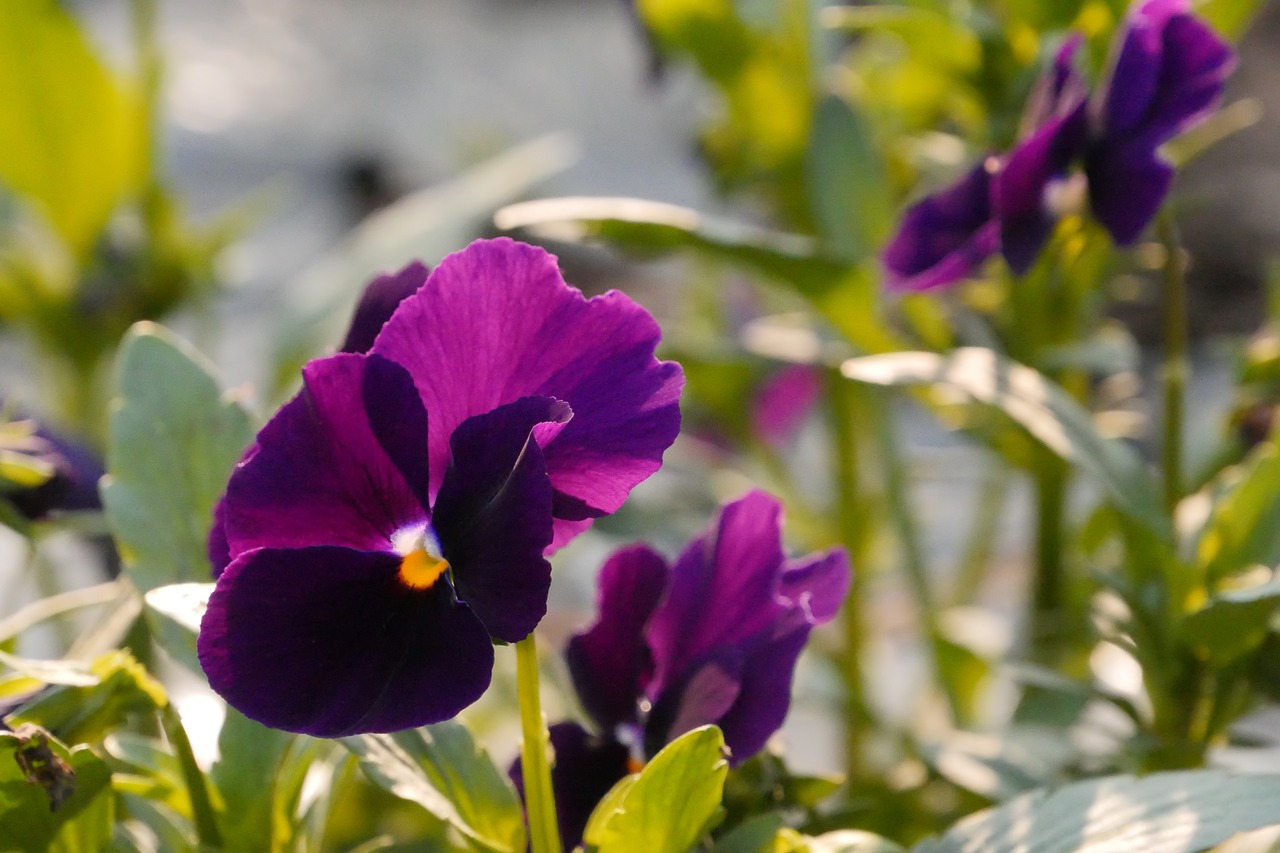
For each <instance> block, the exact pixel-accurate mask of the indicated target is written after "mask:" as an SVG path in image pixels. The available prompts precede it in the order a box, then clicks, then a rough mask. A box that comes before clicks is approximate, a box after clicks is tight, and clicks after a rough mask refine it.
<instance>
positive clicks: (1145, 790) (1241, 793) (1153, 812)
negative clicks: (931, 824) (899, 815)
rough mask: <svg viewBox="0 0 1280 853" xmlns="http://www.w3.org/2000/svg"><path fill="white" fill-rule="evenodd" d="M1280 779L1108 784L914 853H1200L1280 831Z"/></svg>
mask: <svg viewBox="0 0 1280 853" xmlns="http://www.w3.org/2000/svg"><path fill="white" fill-rule="evenodd" d="M1277 803H1280V776H1277V775H1265V776H1262V775H1259V776H1236V775H1232V774H1230V773H1225V772H1222V771H1218V770H1194V771H1183V772H1177V773H1156V774H1153V775H1151V776H1146V777H1143V778H1140V779H1139V778H1135V777H1133V776H1110V777H1107V778H1104V779H1092V780H1089V781H1087V782H1077V783H1075V784H1072V785H1066V786H1064V787H1062V788H1059V789H1057V790H1052V791H1037V792H1035V793H1031V794H1026V795H1024V796H1021V797H1018V798H1017V799H1014V800H1010V801H1009V802H1007V803H1005V804H1004V805H1002V806H1000V807H998V808H994V809H988V810H987V811H984V812H979V813H978V814H976V815H972V816H970V817H968V818H965V819H964V820H962V821H960V823H958V824H956V825H955V826H954V827H952V828H951V829H950V830H948V831H947V832H946V833H944V834H943V835H942V836H941V837H940V838H934V839H930V840H928V841H925V842H924V843H922V844H919V845H917V846H916V847H913V848H912V853H1015V851H1016V853H1022V851H1031V850H1034V851H1035V853H1123V851H1130V850H1141V851H1143V853H1194V851H1197V850H1204V849H1205V848H1207V847H1212V846H1213V845H1215V844H1219V843H1221V842H1223V841H1226V840H1227V839H1228V838H1230V837H1231V836H1233V835H1235V834H1236V833H1238V832H1247V831H1249V830H1254V829H1260V828H1262V827H1264V826H1271V825H1273V824H1276V823H1280V809H1277Z"/></svg>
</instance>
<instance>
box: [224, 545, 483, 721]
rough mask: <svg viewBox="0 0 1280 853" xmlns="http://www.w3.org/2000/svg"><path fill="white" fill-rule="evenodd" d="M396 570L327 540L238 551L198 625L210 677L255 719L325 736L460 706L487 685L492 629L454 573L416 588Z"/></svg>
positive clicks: (390, 561)
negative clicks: (459, 590) (454, 583)
mask: <svg viewBox="0 0 1280 853" xmlns="http://www.w3.org/2000/svg"><path fill="white" fill-rule="evenodd" d="M398 568H399V558H398V557H397V556H396V555H395V554H387V553H370V552H363V551H356V550H352V549H348V548H338V547H328V546H320V547H314V548H298V549H261V550H257V551H251V552H249V553H246V554H243V555H241V556H240V557H239V558H237V559H236V560H235V561H234V562H233V563H232V564H231V565H230V566H228V567H227V569H226V571H225V572H224V573H223V574H222V577H221V578H220V579H219V580H218V585H217V588H216V589H215V590H214V593H213V596H212V597H211V598H210V600H209V609H208V610H207V611H206V613H205V616H204V620H203V622H202V623H201V628H200V637H199V643H198V650H199V655H200V663H201V666H203V667H204V671H205V674H206V675H207V676H208V677H209V683H210V685H211V686H212V687H213V689H214V690H216V691H217V692H218V693H219V694H221V695H222V696H223V698H225V699H226V700H227V701H228V702H229V703H230V704H231V705H232V706H234V707H235V708H237V709H238V710H239V711H241V712H242V713H243V714H244V715H245V716H247V717H250V718H251V719H254V720H257V721H258V722H261V723H263V724H264V725H267V726H271V727H272V728H279V729H285V730H287V731H293V732H300V733H304V734H311V735H316V736H319V737H341V736H345V735H351V734H358V733H362V732H388V731H396V730H399V729H406V728H413V727H416V726H421V725H424V724H427V723H433V722H439V721H440V720H445V719H448V718H450V717H452V716H454V715H455V714H457V713H458V712H459V711H461V710H462V709H463V708H465V707H467V706H468V705H470V704H471V703H472V702H474V701H475V700H476V699H477V698H479V696H480V694H482V693H483V692H484V690H485V688H486V687H487V686H488V684H489V679H490V675H491V672H492V668H493V647H492V646H491V645H490V642H489V636H488V634H487V632H486V631H485V630H484V626H483V625H481V624H480V621H479V620H478V619H476V617H475V616H474V615H473V614H472V613H471V611H470V609H469V608H467V607H466V605H464V604H460V603H459V602H458V601H457V600H456V599H455V598H454V597H453V595H452V591H451V590H450V588H449V586H448V583H447V582H440V583H437V584H436V585H435V586H433V587H431V588H430V589H425V590H422V589H412V588H410V587H408V586H406V585H405V584H403V583H401V582H400V580H399V579H398Z"/></svg>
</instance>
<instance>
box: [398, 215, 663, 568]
mask: <svg viewBox="0 0 1280 853" xmlns="http://www.w3.org/2000/svg"><path fill="white" fill-rule="evenodd" d="M658 337H659V330H658V326H657V324H656V323H655V322H654V321H653V318H652V317H650V316H649V314H648V313H647V312H646V311H645V310H644V309H643V308H641V307H640V306H639V305H637V304H636V303H634V302H632V301H631V300H630V299H628V298H627V297H626V296H624V295H623V294H621V293H617V292H611V293H608V294H606V295H604V296H599V297H595V298H593V299H590V300H587V299H585V298H583V296H582V294H581V293H580V292H579V291H577V290H576V289H574V288H571V287H569V286H568V285H567V284H565V282H564V279H563V278H562V277H561V276H560V272H559V270H558V269H557V268H556V264H555V259H554V257H552V256H551V255H549V254H547V253H546V252H545V251H543V250H542V249H539V248H536V247H533V246H528V245H524V244H520V243H515V242H513V241H511V240H507V239H498V240H487V241H478V242H476V243H473V244H472V245H471V246H469V247H468V248H467V249H465V250H464V251H462V252H459V253H457V254H454V255H450V256H449V257H447V258H445V259H444V260H443V261H442V262H441V263H440V265H439V266H438V267H437V268H436V269H435V270H434V271H433V272H432V273H431V276H430V278H428V280H427V283H426V284H425V285H424V286H423V287H422V289H421V290H419V291H418V293H417V294H416V295H415V296H413V297H411V298H410V299H407V300H405V301H404V302H403V303H401V306H400V308H399V310H397V311H396V313H395V314H394V315H393V316H392V318H391V320H389V321H388V322H387V324H386V326H385V327H383V330H382V333H381V334H379V336H378V339H377V341H376V343H375V344H374V347H373V352H376V353H380V354H383V355H385V356H387V357H388V358H391V359H392V360H394V361H397V362H399V363H400V364H403V365H404V366H405V367H407V368H408V369H409V371H410V373H412V374H413V376H414V378H415V380H416V382H417V385H418V391H419V393H420V394H421V395H422V400H423V403H424V405H425V407H426V409H427V410H428V411H429V412H430V413H431V432H430V449H431V463H432V464H431V467H432V481H431V483H432V490H433V491H434V490H436V489H438V488H439V486H440V484H441V483H442V482H443V479H444V471H445V463H446V462H447V460H448V456H449V436H451V435H452V434H453V431H454V430H455V429H457V428H458V426H459V425H460V424H461V423H462V422H463V421H465V420H466V419H467V418H469V417H472V416H474V415H478V414H482V413H484V412H488V411H491V410H493V409H495V408H497V407H498V406H500V405H503V404H505V403H510V402H513V401H515V400H518V399H520V398H521V397H527V396H545V397H554V398H556V399H558V400H564V401H566V402H568V403H569V405H570V406H572V407H573V411H574V418H573V421H572V422H570V423H569V424H568V425H567V426H566V427H565V428H564V429H563V430H562V431H561V432H560V433H559V434H558V435H557V436H556V437H555V438H554V439H552V440H550V441H549V442H548V443H547V444H546V446H545V447H544V448H543V453H544V457H545V459H546V463H547V472H548V474H549V475H550V477H551V483H552V486H553V487H554V489H555V491H556V503H555V507H556V512H557V514H558V517H559V518H562V519H565V520H566V521H573V520H577V521H582V520H584V519H587V518H592V517H596V516H599V515H603V514H606V513H609V512H612V511H614V510H616V509H617V508H618V507H619V506H620V505H621V504H622V502H623V500H624V499H625V498H626V496H627V494H628V493H629V492H630V490H631V488H632V487H634V486H635V485H636V484H637V483H639V482H640V481H641V480H644V479H645V478H646V477H648V476H649V475H650V474H652V473H653V472H654V471H656V470H657V469H658V467H659V466H660V465H661V462H662V453H663V451H664V450H666V448H667V447H668V446H669V445H670V444H671V442H672V441H673V440H674V439H675V436H676V433H677V432H678V431H679V426H680V411H679V396H680V388H681V386H682V384H683V376H682V375H681V372H680V368H679V366H678V365H676V364H674V363H671V362H659V361H658V360H657V359H656V358H655V357H654V347H655V346H656V345H657V342H658ZM568 535H569V528H568V527H567V526H565V525H561V526H560V527H558V528H557V537H556V542H557V543H558V544H559V543H562V542H563V541H565V539H566V538H567V537H568Z"/></svg>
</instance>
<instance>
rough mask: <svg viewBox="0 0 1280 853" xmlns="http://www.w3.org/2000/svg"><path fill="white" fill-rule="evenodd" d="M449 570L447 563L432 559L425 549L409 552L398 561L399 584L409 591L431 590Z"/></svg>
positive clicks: (438, 558)
mask: <svg viewBox="0 0 1280 853" xmlns="http://www.w3.org/2000/svg"><path fill="white" fill-rule="evenodd" d="M448 570H449V561H448V560H446V559H444V558H443V557H433V556H431V555H430V554H428V553H427V550H426V549H425V548H419V549H417V550H415V551H410V552H409V553H408V554H405V555H404V557H402V558H401V559H400V571H399V572H398V576H399V578H400V582H401V583H403V584H404V585H405V586H407V587H409V588H410V589H431V587H432V586H434V585H435V582H436V581H438V580H440V576H441V575H443V574H444V573H445V572H447V571H448Z"/></svg>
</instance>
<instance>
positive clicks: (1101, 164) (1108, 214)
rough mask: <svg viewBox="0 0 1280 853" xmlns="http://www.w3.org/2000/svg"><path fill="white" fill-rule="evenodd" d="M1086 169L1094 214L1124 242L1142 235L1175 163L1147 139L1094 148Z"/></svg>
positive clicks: (1117, 240) (1156, 209)
mask: <svg viewBox="0 0 1280 853" xmlns="http://www.w3.org/2000/svg"><path fill="white" fill-rule="evenodd" d="M1085 172H1086V174H1087V175H1088V177H1089V207H1090V209H1091V210H1092V211H1093V216H1094V218H1095V219H1097V220H1098V221H1099V222H1101V223H1102V225H1103V227H1104V228H1106V229H1107V231H1109V232H1110V233H1111V239H1113V240H1115V241H1116V243H1117V244H1118V245H1121V246H1129V245H1132V244H1133V243H1134V242H1136V241H1137V239H1138V238H1139V237H1141V236H1142V232H1143V231H1145V230H1146V227H1147V225H1149V224H1150V223H1151V220H1152V219H1154V218H1155V215H1156V213H1157V212H1159V210H1160V204H1161V202H1163V201H1164V197H1165V195H1166V194H1167V193H1168V192H1169V187H1170V185H1171V184H1172V183H1173V167H1172V166H1170V165H1169V164H1168V163H1166V162H1165V161H1164V160H1163V159H1161V157H1160V155H1159V154H1158V153H1157V152H1156V148H1155V146H1154V145H1151V144H1150V143H1148V142H1147V141H1145V140H1137V141H1135V142H1133V143H1131V144H1126V145H1113V146H1109V147H1101V146H1099V147H1098V148H1095V149H1094V150H1093V151H1092V152H1091V153H1090V155H1089V158H1088V160H1087V161H1086V162H1085Z"/></svg>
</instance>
